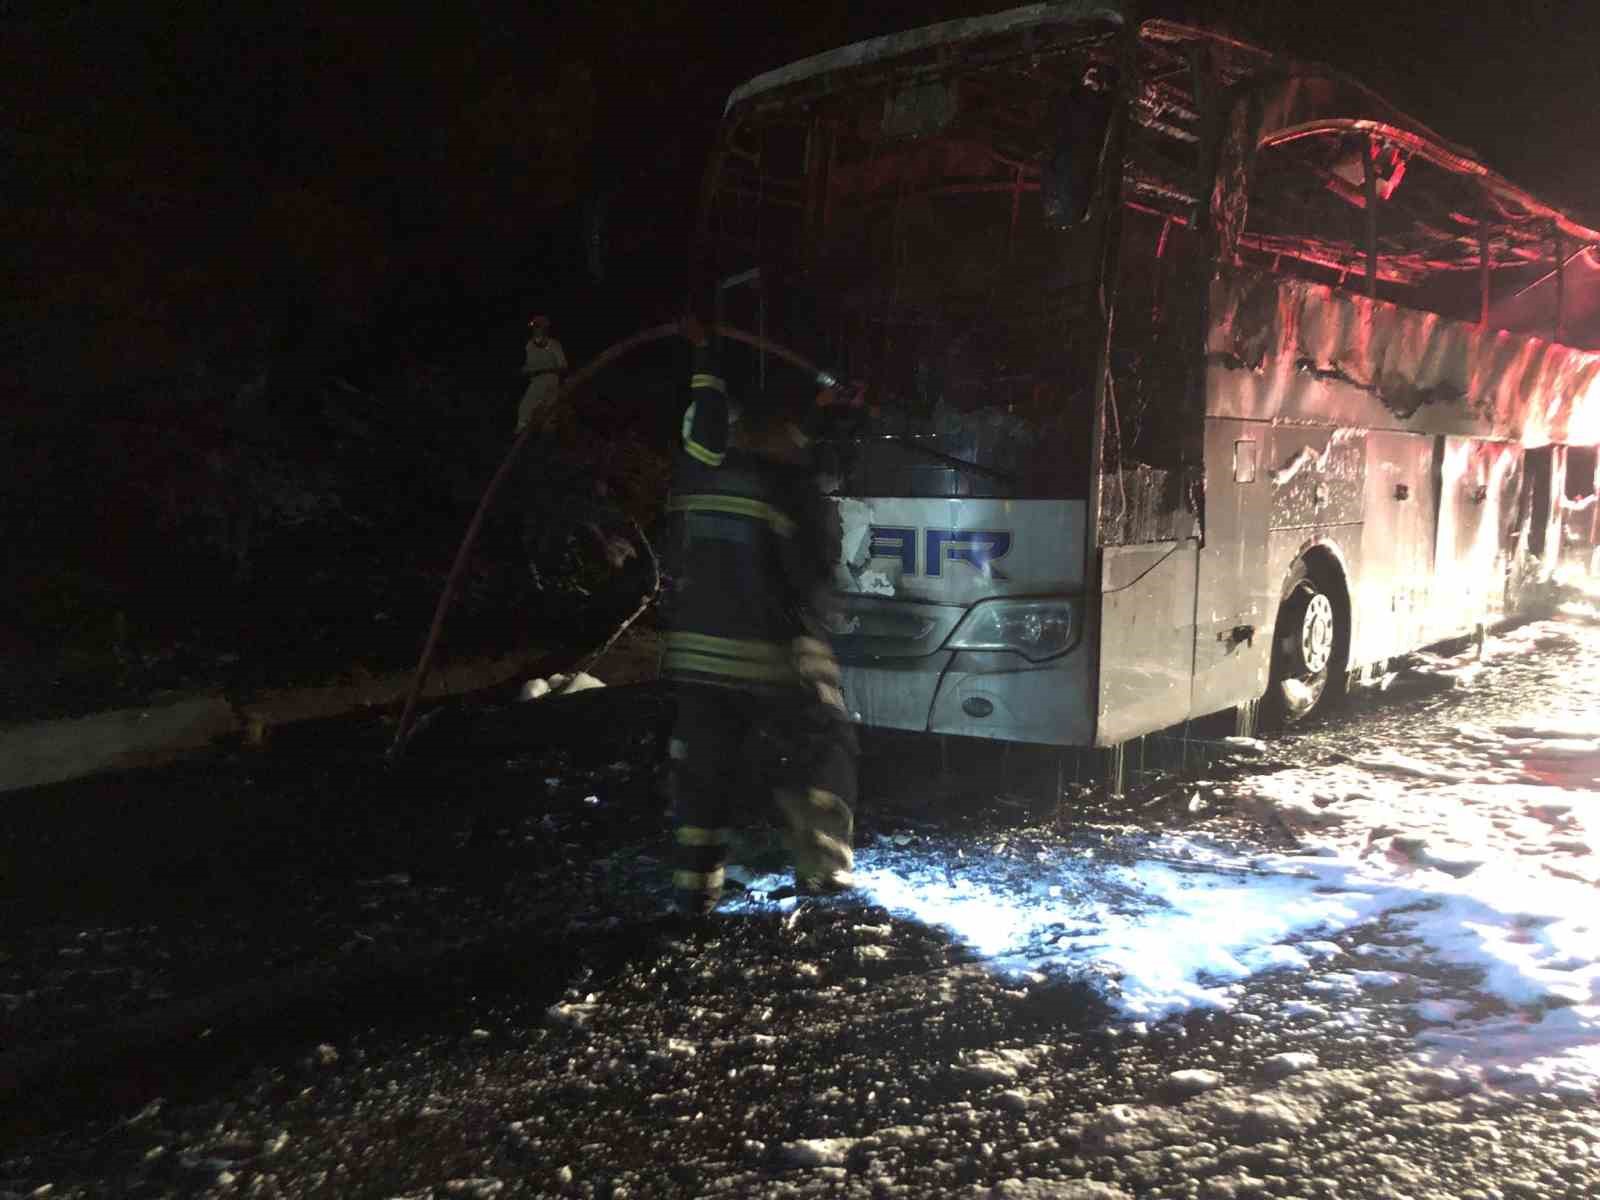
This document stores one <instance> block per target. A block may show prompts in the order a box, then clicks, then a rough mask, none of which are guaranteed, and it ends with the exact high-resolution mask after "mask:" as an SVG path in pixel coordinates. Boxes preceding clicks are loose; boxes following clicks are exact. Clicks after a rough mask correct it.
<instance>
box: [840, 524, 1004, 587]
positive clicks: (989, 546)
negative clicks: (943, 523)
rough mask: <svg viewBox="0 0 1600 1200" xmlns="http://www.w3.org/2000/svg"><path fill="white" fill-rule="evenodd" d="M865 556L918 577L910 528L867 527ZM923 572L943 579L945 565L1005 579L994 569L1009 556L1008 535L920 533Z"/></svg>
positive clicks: (981, 531) (914, 532) (998, 531)
mask: <svg viewBox="0 0 1600 1200" xmlns="http://www.w3.org/2000/svg"><path fill="white" fill-rule="evenodd" d="M868 532H869V535H870V536H869V540H868V543H867V556H868V557H869V558H892V559H895V560H897V561H898V562H899V563H900V573H901V574H902V575H915V574H916V573H917V550H918V538H917V533H918V530H917V529H916V527H915V526H910V525H873V526H870V527H869V530H868ZM921 532H922V535H923V536H922V539H921V540H922V550H923V557H922V570H923V573H924V574H926V575H929V576H932V577H935V578H938V577H942V576H943V575H944V565H945V563H965V564H966V565H967V566H969V567H971V568H972V569H973V570H975V571H977V572H978V574H980V575H987V576H988V577H989V578H991V579H1004V578H1005V575H1003V574H1002V573H1001V572H1000V570H999V569H998V568H997V567H996V566H995V565H994V564H995V563H996V562H998V561H999V560H1000V559H1002V558H1004V557H1005V556H1006V555H1007V554H1009V553H1011V532H1010V530H1006V529H926V530H922V531H921Z"/></svg>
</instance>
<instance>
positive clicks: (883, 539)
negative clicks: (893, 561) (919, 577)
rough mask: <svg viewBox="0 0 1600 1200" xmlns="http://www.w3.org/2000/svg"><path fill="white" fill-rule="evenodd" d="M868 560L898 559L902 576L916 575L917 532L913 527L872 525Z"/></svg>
mask: <svg viewBox="0 0 1600 1200" xmlns="http://www.w3.org/2000/svg"><path fill="white" fill-rule="evenodd" d="M869 532H870V533H871V540H870V541H869V542H868V543H867V557H868V558H898V559H899V560H900V573H901V574H902V575H915V574H916V573H917V530H916V527H915V526H913V525H874V526H872V527H871V529H870V531H869Z"/></svg>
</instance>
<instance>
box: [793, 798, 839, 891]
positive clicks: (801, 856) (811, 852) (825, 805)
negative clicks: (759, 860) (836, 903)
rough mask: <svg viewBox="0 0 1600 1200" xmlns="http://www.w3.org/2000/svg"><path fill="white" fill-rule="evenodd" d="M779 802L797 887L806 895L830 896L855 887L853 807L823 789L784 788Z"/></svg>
mask: <svg viewBox="0 0 1600 1200" xmlns="http://www.w3.org/2000/svg"><path fill="white" fill-rule="evenodd" d="M777 801H778V808H779V810H780V811H782V813H783V817H784V821H785V822H786V823H787V824H788V836H787V839H786V840H787V842H788V844H789V852H790V853H791V854H792V855H793V856H794V882H795V889H796V890H797V891H799V892H800V893H801V894H802V895H829V894H832V893H836V892H843V891H847V890H849V889H850V888H852V887H854V886H855V876H854V875H853V874H851V869H852V868H853V867H854V866H855V855H854V854H853V853H852V851H851V849H850V838H851V834H852V832H853V829H854V825H855V821H854V817H853V816H852V814H851V812H850V806H849V805H847V804H846V803H845V802H844V801H843V800H842V799H840V798H839V797H838V796H836V795H834V794H833V793H832V792H826V791H823V790H822V789H821V788H807V789H806V790H805V791H798V790H793V789H784V790H781V791H779V792H778V794H777Z"/></svg>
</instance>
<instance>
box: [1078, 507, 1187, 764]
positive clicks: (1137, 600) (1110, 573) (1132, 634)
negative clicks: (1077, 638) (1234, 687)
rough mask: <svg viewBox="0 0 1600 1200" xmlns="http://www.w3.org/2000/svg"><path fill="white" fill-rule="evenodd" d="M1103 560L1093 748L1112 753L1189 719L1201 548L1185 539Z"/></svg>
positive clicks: (1110, 551) (1105, 553) (1116, 551)
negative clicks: (1110, 748) (1197, 566)
mask: <svg viewBox="0 0 1600 1200" xmlns="http://www.w3.org/2000/svg"><path fill="white" fill-rule="evenodd" d="M1100 554H1101V596H1100V630H1099V634H1100V703H1099V719H1098V721H1097V723H1096V728H1095V745H1097V746H1114V745H1116V744H1117V743H1118V742H1124V741H1127V740H1128V739H1129V738H1131V737H1138V736H1139V735H1140V734H1144V733H1150V732H1151V731H1153V730H1156V729H1165V728H1166V727H1167V726H1168V725H1173V724H1176V723H1177V722H1179V721H1181V720H1183V719H1184V718H1185V717H1187V716H1188V715H1189V677H1190V672H1191V671H1192V670H1193V668H1194V586H1195V562H1196V559H1197V557H1198V555H1199V544H1198V542H1197V541H1196V540H1195V539H1193V538H1186V539H1184V540H1183V541H1177V542H1154V543H1147V544H1142V545H1136V546H1107V547H1105V548H1104V549H1103V550H1102V551H1101V552H1100Z"/></svg>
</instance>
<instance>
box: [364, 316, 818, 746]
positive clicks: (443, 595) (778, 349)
mask: <svg viewBox="0 0 1600 1200" xmlns="http://www.w3.org/2000/svg"><path fill="white" fill-rule="evenodd" d="M705 329H706V332H707V333H710V334H714V335H716V336H717V337H723V338H726V339H728V340H729V341H730V342H742V343H744V344H745V345H747V346H753V347H754V348H756V349H758V350H762V351H765V352H766V353H768V354H771V355H772V356H773V357H774V358H781V359H783V360H784V361H785V362H787V363H790V364H792V365H794V366H796V367H799V368H800V369H801V370H802V371H806V372H808V373H809V374H811V375H813V376H814V377H815V378H816V381H817V383H818V384H819V385H821V386H822V387H834V386H836V385H837V383H838V380H837V379H836V378H835V377H834V376H833V375H832V374H831V373H829V372H827V371H824V370H823V369H822V368H821V367H819V366H817V365H816V364H815V363H813V362H812V361H811V360H810V359H808V358H805V357H804V356H802V355H799V354H796V353H795V352H794V351H793V350H790V349H789V348H788V347H786V346H782V345H780V344H778V343H777V342H775V341H773V340H772V339H771V338H767V337H763V336H761V335H760V334H755V333H749V332H747V331H745V330H743V329H738V328H735V327H734V326H732V325H723V324H720V323H713V324H708V325H706V326H705ZM682 332H683V331H682V329H681V327H680V326H679V324H678V322H676V321H673V322H671V323H669V324H666V325H654V326H651V327H650V328H649V329H641V330H640V331H639V332H638V333H635V334H634V335H633V336H631V337H626V338H623V339H622V340H621V341H619V342H614V343H612V344H611V345H610V346H608V347H606V349H605V350H603V351H601V352H600V353H599V354H597V355H596V356H595V357H594V358H592V359H590V360H589V362H588V363H586V364H585V365H584V366H583V367H581V368H580V369H579V370H577V371H574V372H573V373H572V374H571V375H569V376H568V377H567V379H566V381H565V382H564V383H563V384H562V385H561V387H560V389H559V390H557V392H556V394H555V397H554V398H553V399H552V400H551V402H550V407H552V408H553V407H554V406H555V405H556V404H559V403H560V402H561V401H563V400H565V399H567V398H568V397H569V396H571V395H572V394H573V393H575V392H576V391H577V390H578V389H579V388H581V387H582V386H583V385H585V384H586V383H588V382H589V381H590V380H591V379H593V378H594V377H595V376H596V375H598V374H599V373H600V372H601V371H602V370H604V369H605V368H606V367H608V366H610V365H611V364H612V363H614V362H616V361H617V359H619V358H621V357H623V356H624V355H625V354H628V353H630V352H632V351H634V350H637V349H638V348H639V347H640V346H645V345H648V344H649V343H651V342H658V341H661V340H662V339H664V338H669V337H678V336H682ZM546 411H548V409H547V410H546ZM540 424H541V422H540V421H539V420H537V419H535V420H531V421H529V422H528V424H527V425H525V426H524V427H523V429H522V432H521V433H519V434H518V435H517V437H516V440H515V441H513V442H512V443H511V448H510V449H509V450H507V451H506V456H505V458H504V459H502V460H501V462H500V467H499V469H498V470H497V471H495V473H494V475H493V476H492V477H491V478H490V480H489V486H488V487H486V488H484V490H483V497H482V499H480V500H479V501H478V508H477V511H475V512H474V513H473V514H472V520H470V521H468V522H467V531H466V533H465V534H464V535H463V536H462V539H461V546H460V548H459V549H457V550H456V557H455V562H454V563H453V564H452V565H451V567H450V574H449V575H448V576H446V578H445V582H444V588H443V589H442V590H441V591H440V593H439V603H438V604H437V605H436V606H435V607H434V610H433V624H432V625H431V626H430V627H429V629H428V639H427V641H426V642H424V643H423V646H422V657H421V658H420V659H418V660H417V670H416V674H415V675H414V676H413V677H412V680H411V690H410V691H409V692H407V693H406V703H405V708H404V709H403V710H402V711H401V713H400V724H399V726H398V727H397V728H396V729H395V734H394V741H393V742H392V743H391V744H390V746H389V751H388V758H389V761H391V762H393V761H395V760H397V759H398V758H399V757H400V755H401V754H402V753H404V751H405V745H406V739H407V738H408V737H409V736H410V734H411V728H412V726H413V724H414V723H415V721H416V716H417V705H418V703H419V702H420V701H421V699H422V691H423V689H424V688H425V687H426V686H427V682H428V672H429V670H430V669H431V668H432V666H433V656H434V651H435V650H437V649H438V646H439V634H440V632H441V631H442V630H443V629H444V618H445V614H446V613H448V612H449V611H450V606H451V604H453V603H454V602H455V597H456V592H457V590H458V589H459V588H460V586H461V579H462V576H463V575H464V574H465V573H466V567H467V561H468V559H470V558H471V556H472V548H473V546H474V545H475V544H476V542H477V540H478V533H479V531H480V530H481V529H482V528H483V522H484V518H485V517H486V516H487V515H488V513H489V509H490V508H491V507H492V506H493V504H494V501H495V497H496V495H497V494H498V493H499V491H500V488H501V486H502V485H503V484H504V483H505V481H506V479H507V477H508V476H510V474H511V469H512V467H514V466H515V465H516V462H517V460H518V459H519V458H520V457H521V456H522V451H523V448H524V447H525V446H526V445H527V444H528V442H529V440H530V439H531V438H532V436H533V434H534V432H535V431H536V430H537V429H538V428H539V426H540Z"/></svg>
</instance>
